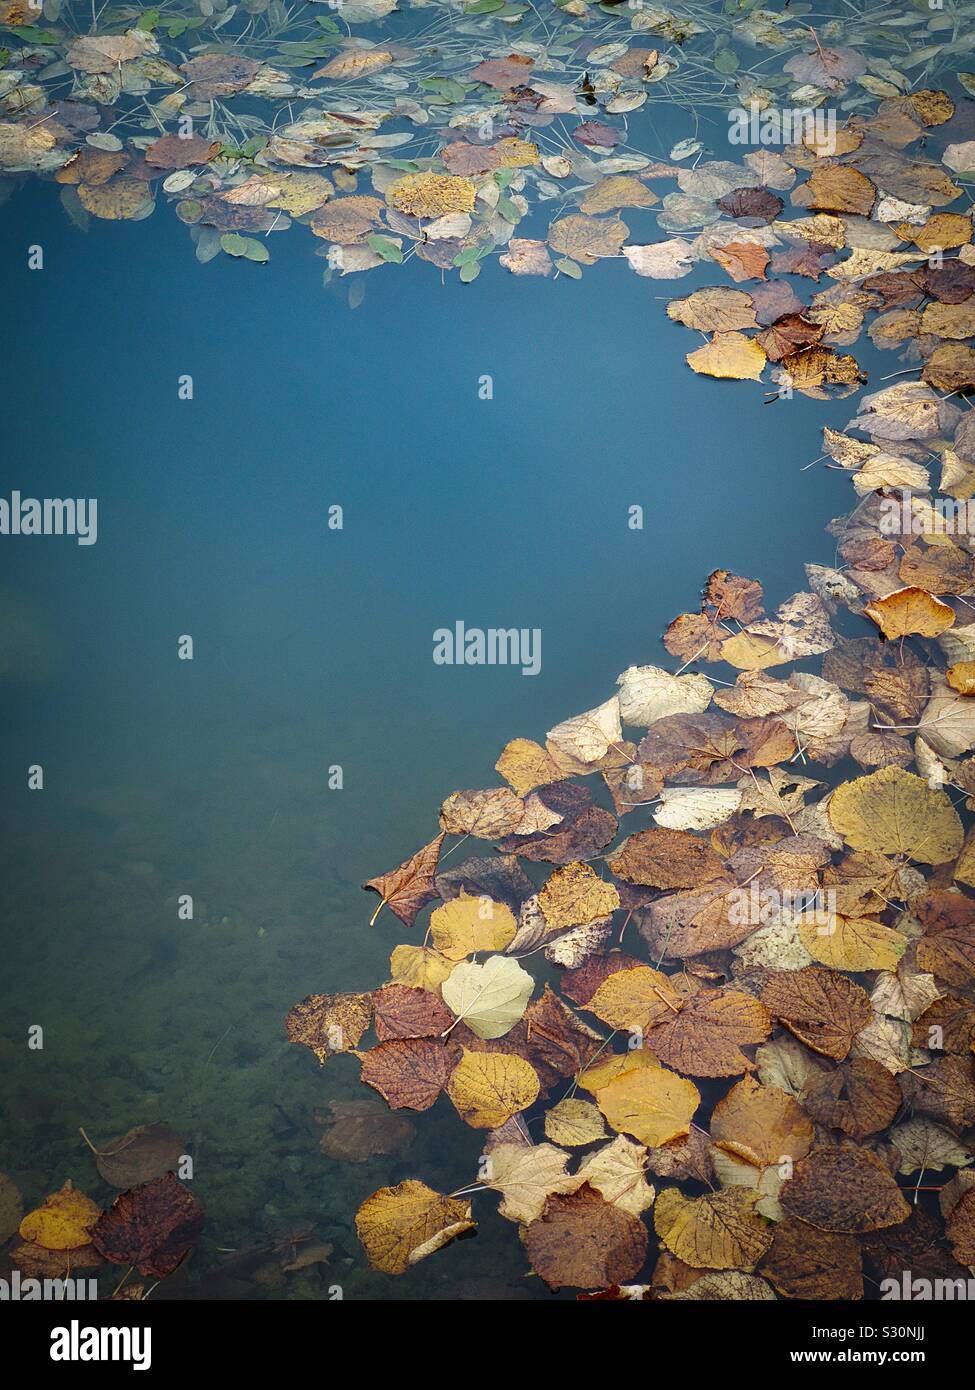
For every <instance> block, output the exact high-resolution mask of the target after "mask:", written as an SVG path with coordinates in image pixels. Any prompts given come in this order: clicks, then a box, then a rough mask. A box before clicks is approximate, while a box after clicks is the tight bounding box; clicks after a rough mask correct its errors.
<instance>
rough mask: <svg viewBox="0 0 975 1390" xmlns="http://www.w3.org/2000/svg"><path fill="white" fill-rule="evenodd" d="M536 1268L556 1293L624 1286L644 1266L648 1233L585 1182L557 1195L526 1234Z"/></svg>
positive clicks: (635, 1218)
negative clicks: (563, 1290)
mask: <svg viewBox="0 0 975 1390" xmlns="http://www.w3.org/2000/svg"><path fill="white" fill-rule="evenodd" d="M524 1240H525V1249H526V1251H527V1252H528V1258H529V1260H530V1261H531V1264H532V1268H533V1269H534V1270H535V1272H536V1274H539V1275H540V1276H541V1277H542V1278H543V1279H544V1280H545V1282H546V1284H548V1286H549V1288H550V1289H564V1288H579V1289H602V1288H605V1287H606V1286H607V1285H610V1284H624V1283H627V1282H629V1280H631V1279H633V1278H634V1277H635V1276H636V1275H637V1274H638V1273H639V1271H640V1269H641V1268H642V1267H643V1262H644V1260H645V1259H646V1255H647V1245H648V1235H647V1228H646V1226H645V1225H644V1224H643V1222H642V1221H640V1220H639V1219H638V1218H637V1217H635V1216H631V1215H630V1213H629V1212H627V1211H623V1210H622V1208H621V1207H619V1206H617V1205H615V1204H613V1203H612V1202H607V1201H605V1200H604V1199H603V1197H602V1196H601V1195H600V1194H599V1193H598V1192H596V1191H595V1189H594V1188H592V1187H590V1185H589V1184H588V1183H584V1184H583V1186H582V1187H580V1188H579V1190H578V1192H570V1193H566V1194H561V1193H556V1194H554V1195H553V1196H551V1197H549V1199H548V1201H547V1203H546V1205H545V1210H544V1212H543V1213H542V1215H541V1216H540V1217H538V1219H537V1220H535V1221H532V1222H530V1223H529V1225H528V1226H527V1228H526V1230H525V1236H524Z"/></svg>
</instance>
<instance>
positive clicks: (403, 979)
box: [389, 946, 453, 992]
mask: <svg viewBox="0 0 975 1390" xmlns="http://www.w3.org/2000/svg"><path fill="white" fill-rule="evenodd" d="M389 968H390V974H391V976H392V978H393V979H394V980H398V981H399V982H400V983H401V984H404V985H412V986H413V988H414V989H429V990H432V991H434V992H436V989H437V986H438V985H441V984H442V983H443V982H444V980H446V978H447V976H448V975H449V974H450V972H451V970H452V969H453V965H452V964H451V962H450V961H449V960H447V958H446V957H445V956H442V955H441V954H440V952H439V951H434V950H432V949H431V948H430V947H429V946H397V947H396V949H395V950H394V951H393V954H392V955H391V956H390V958H389Z"/></svg>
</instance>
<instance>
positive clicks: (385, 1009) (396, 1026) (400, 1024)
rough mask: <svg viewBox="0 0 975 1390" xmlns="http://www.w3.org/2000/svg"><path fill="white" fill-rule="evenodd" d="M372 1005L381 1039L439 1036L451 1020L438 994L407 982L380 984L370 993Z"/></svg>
mask: <svg viewBox="0 0 975 1390" xmlns="http://www.w3.org/2000/svg"><path fill="white" fill-rule="evenodd" d="M373 1006H374V1008H375V1012H376V1037H377V1038H378V1039H379V1041H380V1042H388V1041H389V1040H390V1039H392V1038H438V1037H440V1035H441V1034H442V1033H443V1032H444V1030H445V1029H446V1028H449V1027H450V1025H451V1024H452V1023H453V1021H454V1016H453V1014H452V1013H451V1012H450V1010H449V1009H448V1008H447V1007H446V1005H445V1004H444V1003H443V1000H442V999H441V998H440V996H439V994H434V993H433V991H432V990H429V989H413V988H411V987H410V986H409V985H401V984H389V985H383V987H382V989H377V990H376V993H375V994H374V995H373Z"/></svg>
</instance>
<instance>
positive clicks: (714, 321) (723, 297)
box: [667, 286, 758, 333]
mask: <svg viewBox="0 0 975 1390" xmlns="http://www.w3.org/2000/svg"><path fill="white" fill-rule="evenodd" d="M667 317H668V318H671V319H673V320H674V321H675V322H676V323H682V324H684V325H685V327H687V328H696V329H698V330H699V331H700V332H702V333H731V332H734V331H735V330H736V329H742V328H757V327H758V320H757V318H756V317H755V305H754V302H753V300H752V297H751V295H750V294H746V293H745V292H744V290H730V289H725V288H723V287H720V286H719V287H712V288H709V289H704V290H695V291H694V293H693V294H689V295H688V296H687V298H686V299H672V300H671V301H670V303H669V304H668V305H667Z"/></svg>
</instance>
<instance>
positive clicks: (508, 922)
mask: <svg viewBox="0 0 975 1390" xmlns="http://www.w3.org/2000/svg"><path fill="white" fill-rule="evenodd" d="M517 930H518V924H517V922H516V921H515V919H514V916H513V915H512V912H511V909H510V908H509V907H506V906H505V904H504V903H496V902H492V901H491V899H490V898H483V897H479V898H474V897H469V896H468V894H467V893H465V892H463V890H462V891H461V894H460V897H458V898H451V900H450V902H447V903H444V904H443V906H442V907H438V908H437V910H436V911H435V912H433V913H432V914H431V916H430V937H431V940H432V941H433V944H434V946H435V947H436V948H437V950H438V951H439V952H440V953H441V955H444V956H446V957H447V959H448V960H463V959H464V957H465V956H473V955H474V954H475V953H476V952H478V951H503V950H504V948H505V947H506V946H507V945H508V943H509V942H510V941H513V940H514V936H515V932H516V931H517Z"/></svg>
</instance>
